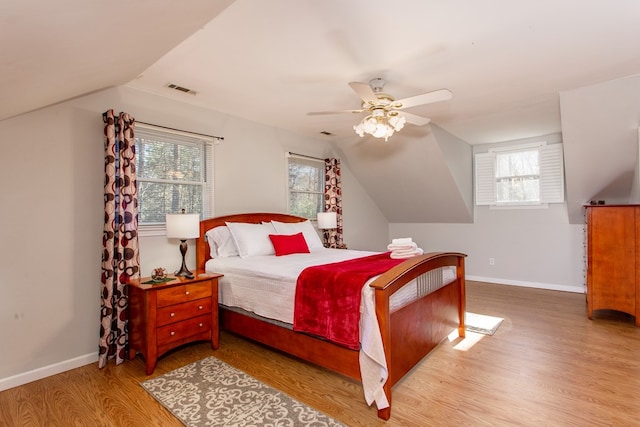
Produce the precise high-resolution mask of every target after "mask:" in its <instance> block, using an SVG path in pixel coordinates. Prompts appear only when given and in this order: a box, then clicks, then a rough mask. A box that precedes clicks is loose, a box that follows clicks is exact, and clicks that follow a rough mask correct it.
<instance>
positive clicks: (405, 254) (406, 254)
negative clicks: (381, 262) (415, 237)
mask: <svg viewBox="0 0 640 427" xmlns="http://www.w3.org/2000/svg"><path fill="white" fill-rule="evenodd" d="M422 254H424V251H423V250H422V249H420V248H417V249H415V250H412V251H392V252H391V254H390V255H389V257H390V258H393V259H404V258H411V257H414V256H418V255H422Z"/></svg>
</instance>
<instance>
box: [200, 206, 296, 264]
mask: <svg viewBox="0 0 640 427" xmlns="http://www.w3.org/2000/svg"><path fill="white" fill-rule="evenodd" d="M306 220H307V218H302V217H299V216H295V215H289V214H283V213H269V212H257V213H243V214H234V215H225V216H219V217H216V218H209V219H205V220H202V221H200V237H198V239H197V240H196V268H197V269H198V270H204V265H205V263H206V262H207V261H209V260H210V259H211V253H210V250H209V242H207V241H206V239H205V238H204V233H206V232H207V231H208V230H211V229H212V228H214V227H218V226H220V225H225V223H227V222H247V223H253V224H260V223H261V222H263V221H266V222H269V221H280V222H302V221H306Z"/></svg>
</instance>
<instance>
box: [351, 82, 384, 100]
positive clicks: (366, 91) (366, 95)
mask: <svg viewBox="0 0 640 427" xmlns="http://www.w3.org/2000/svg"><path fill="white" fill-rule="evenodd" d="M349 86H351V89H353V90H354V91H355V93H357V94H358V96H359V97H360V98H362V100H363V101H365V102H368V103H373V102H376V101H377V100H378V97H377V96H376V93H375V92H374V91H373V89H371V86H369V85H368V84H367V83H360V82H350V83H349Z"/></svg>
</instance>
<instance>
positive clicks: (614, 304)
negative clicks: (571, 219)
mask: <svg viewBox="0 0 640 427" xmlns="http://www.w3.org/2000/svg"><path fill="white" fill-rule="evenodd" d="M585 209H586V222H587V314H588V316H589V319H592V318H593V312H594V311H595V310H605V309H608V310H617V311H621V312H624V313H628V314H630V315H632V316H635V324H636V326H640V205H589V206H585Z"/></svg>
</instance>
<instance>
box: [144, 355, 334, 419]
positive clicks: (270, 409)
mask: <svg viewBox="0 0 640 427" xmlns="http://www.w3.org/2000/svg"><path fill="white" fill-rule="evenodd" d="M140 385H141V386H142V387H144V388H145V389H146V390H147V391H148V392H149V394H151V395H152V396H153V397H154V398H155V399H156V400H157V401H158V402H160V403H161V404H162V405H163V406H164V407H165V408H167V409H168V410H169V411H171V413H172V414H173V415H174V416H175V417H176V418H178V419H179V420H180V421H182V422H183V423H184V424H185V425H186V426H190V427H191V426H313V427H322V426H344V424H341V423H339V422H338V421H336V420H334V419H333V418H330V417H328V416H327V415H325V414H323V413H321V412H318V411H316V410H315V409H313V408H311V407H309V406H307V405H305V404H303V403H301V402H298V401H297V400H295V399H292V398H291V397H289V396H287V395H286V394H284V393H281V392H279V391H277V390H275V389H273V388H271V387H269V386H267V385H266V384H263V383H261V382H260V381H258V380H257V379H255V378H253V377H250V376H249V375H247V374H245V373H244V372H242V371H239V370H237V369H236V368H234V367H232V366H229V365H227V364H226V363H224V362H223V361H221V360H218V359H216V358H215V357H207V358H206V359H202V360H200V361H198V362H195V363H191V364H189V365H187V366H183V367H182V368H179V369H176V370H174V371H171V372H168V373H166V374H164V375H161V376H159V377H156V378H154V379H151V380H147V381H144V382H142V383H140Z"/></svg>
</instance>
